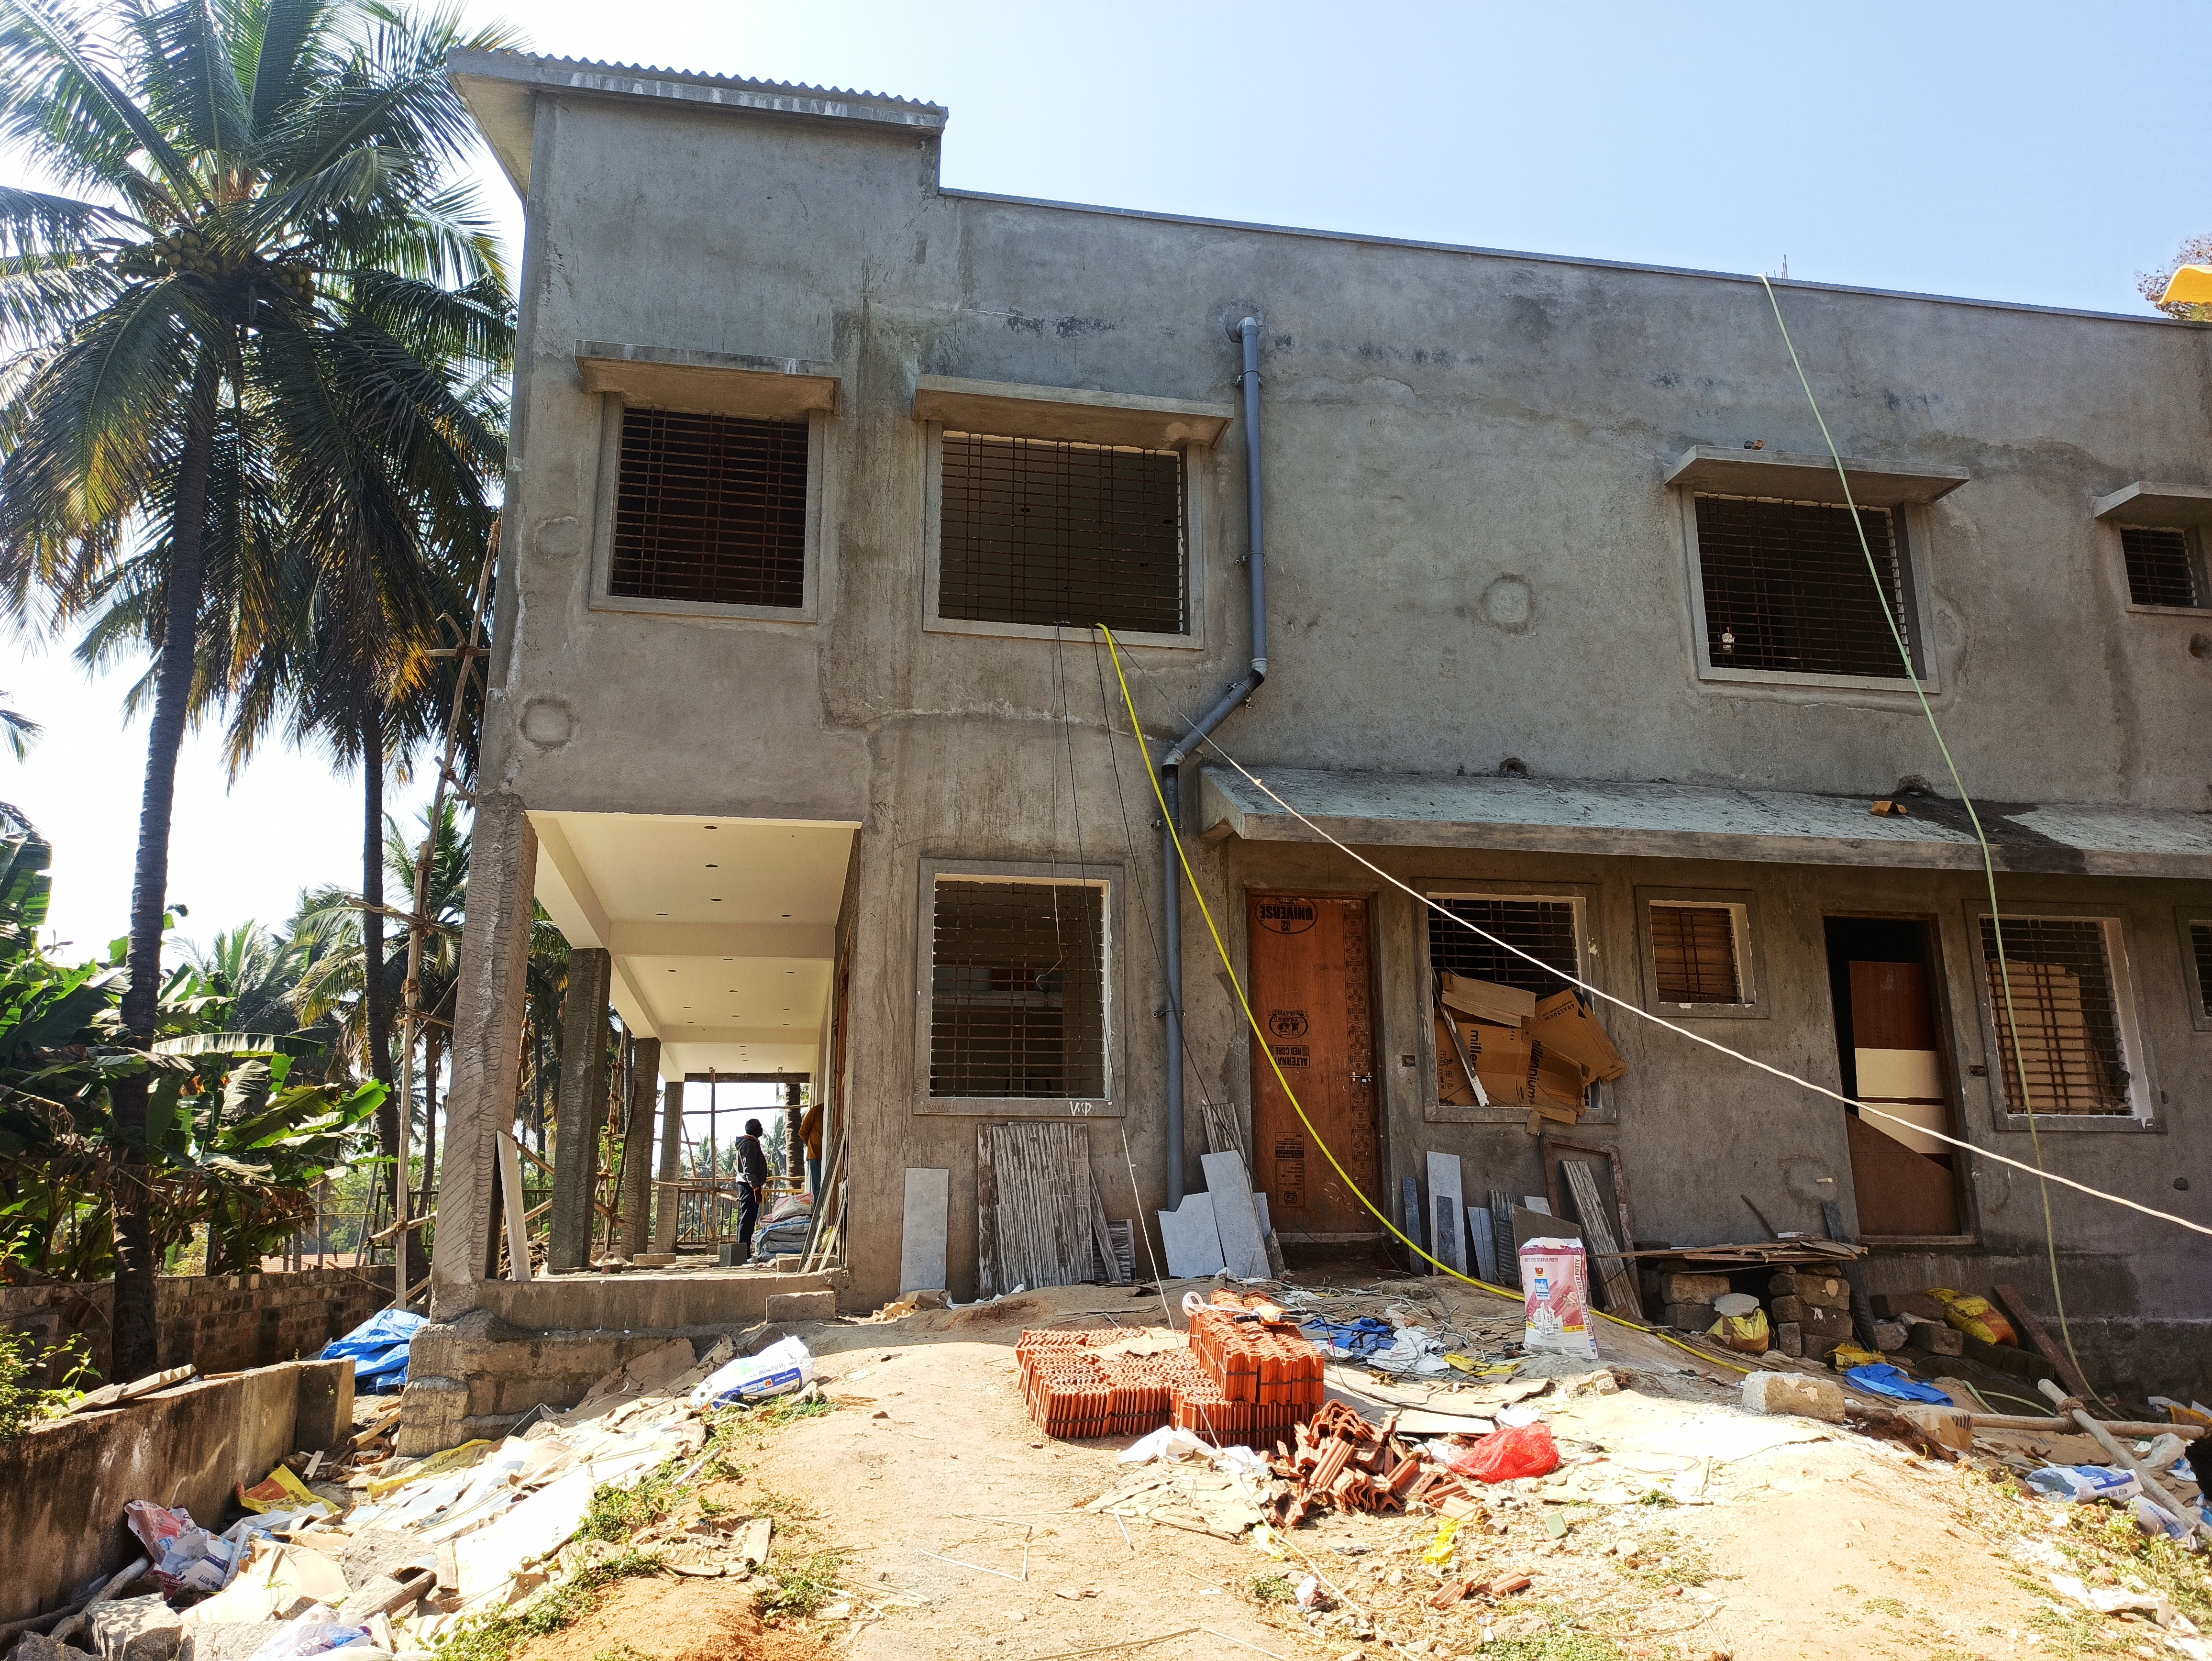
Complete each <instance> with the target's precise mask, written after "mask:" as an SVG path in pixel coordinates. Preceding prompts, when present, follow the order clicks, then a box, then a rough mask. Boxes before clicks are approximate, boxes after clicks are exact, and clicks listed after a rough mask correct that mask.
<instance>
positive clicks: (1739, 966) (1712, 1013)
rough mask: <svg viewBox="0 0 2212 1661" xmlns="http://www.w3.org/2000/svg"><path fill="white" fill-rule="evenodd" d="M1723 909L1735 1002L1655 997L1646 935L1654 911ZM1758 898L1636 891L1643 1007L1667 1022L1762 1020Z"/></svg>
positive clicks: (1748, 893)
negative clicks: (1729, 925) (1729, 930)
mask: <svg viewBox="0 0 2212 1661" xmlns="http://www.w3.org/2000/svg"><path fill="white" fill-rule="evenodd" d="M1661 905H1665V906H1677V907H1680V906H1690V907H1700V908H1707V909H1711V910H1723V909H1724V910H1727V911H1728V912H1729V914H1730V918H1731V921H1732V922H1733V924H1734V927H1735V973H1736V987H1737V990H1738V992H1739V993H1740V994H1741V998H1742V1001H1741V1002H1740V1003H1684V1002H1683V1001H1680V999H1677V998H1662V997H1661V996H1660V995H1659V964H1658V956H1657V952H1656V949H1655V945H1656V943H1655V941H1654V940H1653V937H1652V933H1651V911H1652V908H1653V907H1655V906H1661ZM1759 934H1760V930H1759V896H1758V894H1757V893H1756V892H1754V891H1752V890H1750V889H1747V888H1643V887H1639V888H1638V889H1637V890H1636V940H1637V950H1638V957H1639V958H1640V959H1641V963H1642V967H1643V991H1644V1008H1646V1009H1648V1010H1650V1012H1651V1013H1653V1014H1655V1015H1663V1016H1665V1017H1666V1018H1667V1019H1668V1020H1738V1021H1741V1020H1765V1019H1768V1015H1769V1011H1768V1008H1767V1006H1766V1003H1765V994H1766V961H1765V955H1764V953H1763V952H1762V951H1761V948H1760V945H1759Z"/></svg>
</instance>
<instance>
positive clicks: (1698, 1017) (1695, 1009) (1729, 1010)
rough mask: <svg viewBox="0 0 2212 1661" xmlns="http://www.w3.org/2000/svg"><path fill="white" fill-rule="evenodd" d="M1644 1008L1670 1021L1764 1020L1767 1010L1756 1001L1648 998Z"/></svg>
mask: <svg viewBox="0 0 2212 1661" xmlns="http://www.w3.org/2000/svg"><path fill="white" fill-rule="evenodd" d="M1644 1009H1645V1010H1646V1011H1647V1012H1648V1013H1651V1014H1654V1015H1658V1016H1662V1017H1663V1018H1664V1019H1668V1020H1670V1021H1678V1020H1679V1021H1763V1020H1765V1019H1766V1011H1765V1008H1764V1007H1761V1006H1759V1005H1758V1004H1755V1003H1673V1002H1670V1001H1667V1000H1665V999H1662V998H1647V999H1645V1000H1644Z"/></svg>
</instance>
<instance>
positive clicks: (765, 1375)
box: [690, 1337, 814, 1408]
mask: <svg viewBox="0 0 2212 1661" xmlns="http://www.w3.org/2000/svg"><path fill="white" fill-rule="evenodd" d="M813 1381H814V1354H813V1352H812V1351H811V1350H810V1349H808V1348H806V1343H805V1340H804V1339H801V1338H796V1337H793V1338H785V1339H781V1340H780V1341H778V1342H775V1343H773V1344H770V1345H769V1347H768V1348H766V1349H764V1350H763V1351H761V1353H760V1354H757V1355H740V1356H738V1358H737V1359H736V1360H733V1361H730V1362H728V1363H726V1364H725V1365H724V1366H720V1367H718V1368H716V1369H715V1370H714V1372H712V1373H709V1374H708V1377H707V1378H706V1380H705V1382H704V1383H702V1384H700V1385H699V1386H698V1387H697V1388H696V1389H695V1390H692V1392H691V1395H690V1403H691V1405H692V1406H693V1407H695V1408H703V1407H705V1406H707V1405H708V1403H710V1402H734V1401H737V1400H738V1399H739V1398H740V1397H744V1398H747V1399H751V1400H758V1399H759V1398H761V1397H763V1396H782V1395H785V1394H787V1392H789V1391H791V1390H803V1389H805V1387H806V1386H807V1385H808V1384H811V1383H812V1382H813Z"/></svg>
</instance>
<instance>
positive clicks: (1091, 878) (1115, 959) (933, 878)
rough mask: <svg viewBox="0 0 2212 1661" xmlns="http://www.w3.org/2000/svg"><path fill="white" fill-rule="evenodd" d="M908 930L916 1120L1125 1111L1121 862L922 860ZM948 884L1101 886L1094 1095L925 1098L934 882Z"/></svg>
mask: <svg viewBox="0 0 2212 1661" xmlns="http://www.w3.org/2000/svg"><path fill="white" fill-rule="evenodd" d="M920 877H921V885H920V892H919V895H918V897H917V902H916V917H915V1000H914V1080H913V1085H912V1087H911V1089H910V1090H909V1092H908V1095H909V1098H910V1099H911V1101H912V1103H913V1111H914V1112H915V1115H916V1116H921V1117H952V1118H977V1117H987V1118H994V1119H1069V1118H1075V1119H1118V1118H1121V1117H1122V1116H1124V1115H1125V1114H1126V1112H1127V1104H1126V1102H1125V1099H1124V1092H1123V1088H1122V1078H1121V1056H1122V1054H1123V1049H1122V1045H1123V1041H1124V1037H1125V1034H1124V1031H1123V1024H1122V1006H1123V1004H1124V1003H1125V1002H1126V1000H1125V999H1124V998H1123V997H1122V995H1121V992H1122V988H1121V975H1122V973H1123V967H1122V965H1123V961H1124V954H1123V952H1122V949H1121V891H1122V867H1121V865H1120V864H1119V863H1105V862H1102V861H1097V860H1085V861H1083V862H1082V863H1081V864H1078V863H1077V862H1076V861H1074V860H1073V859H1069V860H1061V861H1055V862H1051V863H1037V862H1035V861H1027V862H1013V861H996V860H923V861H921V862H920ZM940 880H947V881H953V882H1018V883H1034V884H1036V885H1039V886H1046V885H1060V886H1062V887H1068V888H1075V887H1090V888H1097V889H1100V890H1103V893H1104V903H1103V904H1102V905H1101V907H1100V908H1099V909H1100V913H1101V915H1102V916H1103V919H1104V935H1103V939H1101V940H1100V941H1099V942H1098V950H1099V957H1100V962H1099V998H1100V1001H1101V1004H1102V1006H1103V1007H1102V1008H1101V1010H1100V1022H1099V1026H1100V1031H1101V1034H1102V1036H1103V1041H1104V1046H1105V1055H1104V1057H1103V1072H1104V1079H1105V1085H1106V1089H1105V1093H1104V1094H1103V1095H1102V1096H933V1095H931V1094H930V1093H929V1068H930V1016H931V1009H932V1004H933V972H934V970H935V967H936V941H937V885H938V884H939V881H940Z"/></svg>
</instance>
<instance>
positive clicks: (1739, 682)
mask: <svg viewBox="0 0 2212 1661" xmlns="http://www.w3.org/2000/svg"><path fill="white" fill-rule="evenodd" d="M1698 678H1699V680H1701V681H1704V682H1705V683H1706V684H1709V685H1714V686H1776V687H1785V688H1786V687H1807V688H1811V689H1813V690H1815V691H1820V690H1824V689H1826V690H1833V691H1844V692H1880V693H1887V694H1888V695H1889V696H1890V697H1895V698H1911V697H1913V691H1912V683H1911V681H1910V680H1907V679H1906V678H1905V677H1904V676H1902V675H1808V674H1798V673H1796V672H1792V671H1790V670H1785V669H1723V668H1721V667H1719V666H1717V665H1715V664H1712V663H1710V662H1705V663H1700V664H1699V665H1698ZM1920 684H1921V685H1922V686H1923V688H1925V689H1926V690H1927V691H1928V692H1929V694H1930V695H1931V696H1932V695H1933V694H1935V693H1936V692H1939V691H1942V686H1941V685H1940V684H1938V682H1937V681H1936V678H1935V677H1934V676H1933V675H1923V676H1922V677H1921V678H1920Z"/></svg>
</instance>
